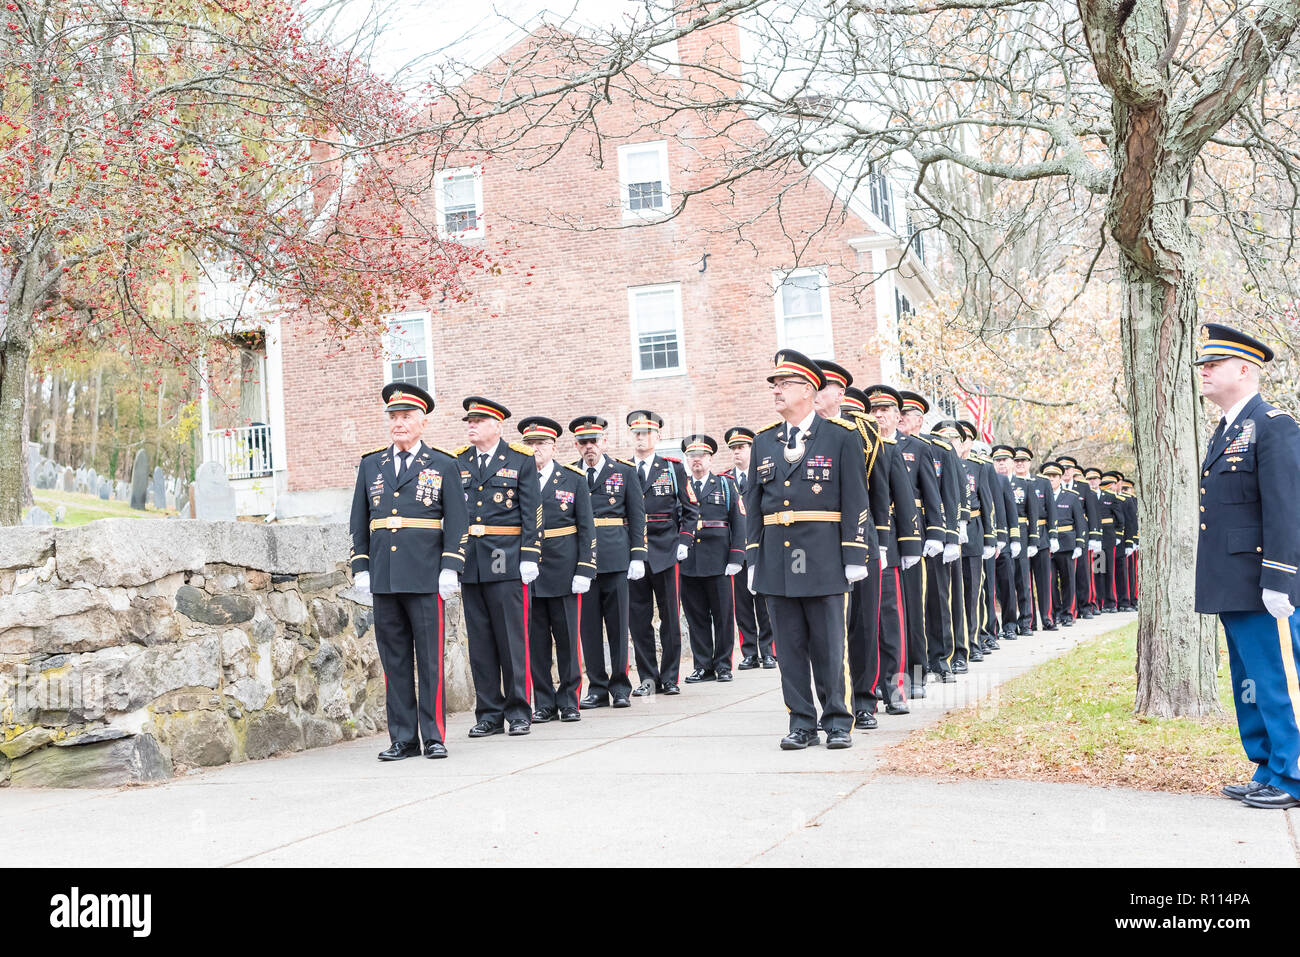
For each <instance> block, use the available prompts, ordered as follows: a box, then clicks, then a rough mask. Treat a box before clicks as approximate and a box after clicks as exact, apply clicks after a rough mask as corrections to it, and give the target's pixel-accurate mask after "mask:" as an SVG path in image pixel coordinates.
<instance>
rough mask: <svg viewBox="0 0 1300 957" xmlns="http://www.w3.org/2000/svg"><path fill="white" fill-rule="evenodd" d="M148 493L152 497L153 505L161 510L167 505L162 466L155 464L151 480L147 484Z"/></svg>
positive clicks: (165, 483) (165, 482)
mask: <svg viewBox="0 0 1300 957" xmlns="http://www.w3.org/2000/svg"><path fill="white" fill-rule="evenodd" d="M149 495H150V497H151V498H152V499H153V507H154V508H156V509H158V510H159V511H162V510H163V509H165V508H166V507H167V479H166V478H164V476H163V470H162V466H161V465H159V466H156V467H155V468H154V470H153V481H152V482H151V483H150V484H149Z"/></svg>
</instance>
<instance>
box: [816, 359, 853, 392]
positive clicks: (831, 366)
mask: <svg viewBox="0 0 1300 957" xmlns="http://www.w3.org/2000/svg"><path fill="white" fill-rule="evenodd" d="M817 367H818V368H819V369H821V370H822V375H823V376H825V377H826V385H837V386H839V387H840V388H841V389H847V388H848V387H849V386H851V385H853V373H852V372H850V371H849V370H848V369H846V368H844V366H842V365H840V364H839V363H838V362H831V361H830V360H829V359H818V360H817ZM823 388H825V386H823Z"/></svg>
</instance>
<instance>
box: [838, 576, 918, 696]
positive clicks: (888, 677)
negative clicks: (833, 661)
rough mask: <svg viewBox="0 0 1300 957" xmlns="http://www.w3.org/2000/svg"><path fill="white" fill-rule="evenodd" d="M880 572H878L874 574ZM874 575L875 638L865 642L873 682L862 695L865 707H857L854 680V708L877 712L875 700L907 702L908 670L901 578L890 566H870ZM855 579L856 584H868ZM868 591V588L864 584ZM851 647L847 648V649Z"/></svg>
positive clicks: (856, 687) (851, 658) (850, 659)
mask: <svg viewBox="0 0 1300 957" xmlns="http://www.w3.org/2000/svg"><path fill="white" fill-rule="evenodd" d="M877 572H879V574H877ZM871 574H872V575H873V576H876V584H877V586H878V589H877V591H876V592H875V593H874V594H875V595H876V596H877V599H878V601H879V608H880V613H879V616H878V618H877V622H876V640H875V642H874V643H870V644H868V645H867V652H868V658H867V667H866V670H867V671H868V672H870V673H871V674H872V675H873V676H875V684H874V685H873V686H872V687H871V689H870V695H869V696H868V697H866V698H864V699H863V701H864V707H859V706H858V704H857V701H858V683H857V681H856V680H854V682H853V700H854V704H853V710H854V711H867V712H870V713H871V714H875V712H876V702H878V701H883V702H885V703H886V704H906V703H907V690H908V684H907V679H906V677H905V676H906V674H907V662H908V658H907V630H906V628H905V627H904V625H905V624H906V622H905V620H904V618H905V615H906V612H905V610H904V604H905V603H904V600H903V580H902V577H901V570H900V569H899V568H898V567H897V566H895V567H893V568H883V569H877V568H872V569H871ZM869 581H870V578H868V581H867V582H858V584H860V585H861V584H867V583H868V582H869ZM867 591H868V592H871V588H870V587H868V588H867ZM851 651H852V648H850V652H851ZM852 666H853V655H852V654H851V653H850V655H849V670H850V671H852Z"/></svg>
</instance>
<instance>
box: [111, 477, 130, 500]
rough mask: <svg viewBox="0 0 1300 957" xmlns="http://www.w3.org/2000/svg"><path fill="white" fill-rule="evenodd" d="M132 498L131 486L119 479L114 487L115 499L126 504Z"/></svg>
mask: <svg viewBox="0 0 1300 957" xmlns="http://www.w3.org/2000/svg"><path fill="white" fill-rule="evenodd" d="M130 497H131V486H129V485H127V484H126V483H125V482H123V481H122V480H120V479H119V480H118V482H117V484H116V485H114V486H113V498H115V499H117V500H118V501H119V502H125V501H126V500H127V499H129V498H130Z"/></svg>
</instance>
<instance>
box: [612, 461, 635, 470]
mask: <svg viewBox="0 0 1300 957" xmlns="http://www.w3.org/2000/svg"><path fill="white" fill-rule="evenodd" d="M614 461H615V462H622V463H623V464H624V465H630V466H632V468H636V463H635V462H633V461H632V460H631V459H615V460H614Z"/></svg>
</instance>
